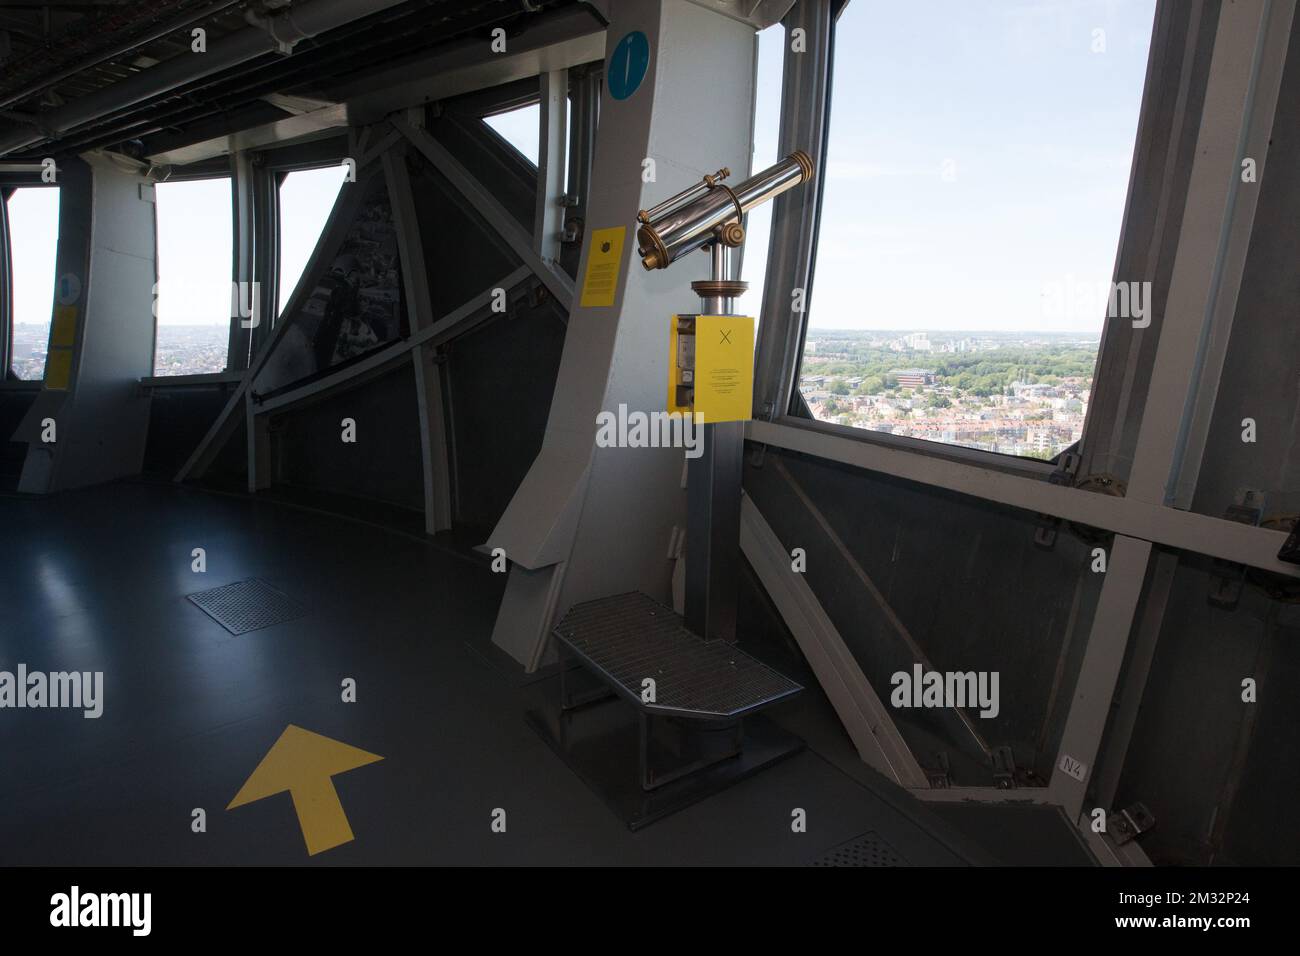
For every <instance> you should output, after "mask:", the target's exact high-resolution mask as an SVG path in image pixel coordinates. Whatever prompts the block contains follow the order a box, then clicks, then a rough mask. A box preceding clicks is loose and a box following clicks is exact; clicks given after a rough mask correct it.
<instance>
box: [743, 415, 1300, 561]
mask: <svg viewBox="0 0 1300 956" xmlns="http://www.w3.org/2000/svg"><path fill="white" fill-rule="evenodd" d="M746 434H747V437H748V438H749V439H750V440H751V441H755V442H761V443H762V444H765V445H772V446H774V447H776V448H785V449H788V450H790V451H797V452H801V453H803V454H807V455H813V456H815V457H818V458H825V459H828V460H829V461H838V462H841V463H842V464H846V465H852V466H854V467H857V468H864V469H866V470H868V471H875V472H879V473H881V474H885V475H891V476H893V477H895V478H902V479H905V480H907V481H912V482H916V483H917V484H921V485H927V486H929V487H932V488H943V489H945V490H948V491H955V492H958V493H960V494H964V495H969V496H971V497H973V498H979V499H981V500H984V501H991V502H995V503H997V504H1002V505H1008V506H1010V507H1013V508H1020V509H1022V510H1025V511H1033V512H1041V513H1043V514H1047V515H1052V516H1053V517H1057V518H1064V519H1065V520H1067V521H1074V522H1077V523H1079V524H1085V525H1089V526H1091V527H1094V528H1101V529H1104V530H1107V531H1114V532H1117V533H1119V534H1123V535H1127V536H1128V537H1132V538H1139V539H1142V540H1144V541H1149V542H1151V543H1152V544H1161V545H1166V546H1168V547H1171V548H1178V549H1179V550H1183V551H1191V552H1195V553H1199V554H1207V555H1210V556H1211V557H1215V558H1223V559H1224V560H1227V561H1235V562H1237V563H1238V564H1245V565H1249V566H1250V567H1254V568H1260V569H1261V570H1264V571H1272V572H1275V573H1277V574H1283V575H1287V576H1289V577H1300V568H1297V567H1296V566H1295V565H1292V564H1287V563H1285V562H1283V561H1279V560H1277V552H1278V549H1279V548H1281V547H1282V543H1283V542H1284V541H1286V534H1285V533H1284V532H1281V531H1270V530H1268V529H1266V528H1254V527H1251V526H1249V525H1244V524H1239V523H1237V522H1235V521H1225V520H1223V519H1222V518H1214V517H1211V516H1209V515H1200V514H1195V513H1193V512H1189V511H1178V510H1176V509H1174V508H1167V507H1164V506H1162V505H1157V504H1151V503H1149V502H1144V501H1138V500H1136V499H1134V498H1132V497H1128V498H1116V497H1111V496H1108V495H1100V494H1096V493H1094V492H1090V491H1084V490H1082V489H1079V488H1070V487H1066V486H1064V485H1054V484H1051V483H1050V482H1046V481H1040V480H1038V479H1036V478H1025V477H1022V476H1020V475H1011V474H1006V473H1004V472H999V471H994V470H993V469H991V468H984V467H980V466H977V465H967V464H964V463H962V462H956V461H950V460H948V459H946V458H942V457H938V456H929V455H920V454H917V453H916V452H913V451H904V450H902V449H897V448H888V447H885V446H884V445H881V444H878V443H875V442H872V441H871V440H870V439H869V438H866V437H864V438H849V437H845V436H843V435H838V434H835V433H834V432H832V431H831V430H830V429H828V428H826V427H824V426H822V425H820V424H819V423H816V422H806V421H804V420H802V419H793V418H783V419H781V420H780V421H779V422H765V421H761V420H758V419H755V420H754V421H752V422H750V423H749V427H748V431H747V433H746Z"/></svg>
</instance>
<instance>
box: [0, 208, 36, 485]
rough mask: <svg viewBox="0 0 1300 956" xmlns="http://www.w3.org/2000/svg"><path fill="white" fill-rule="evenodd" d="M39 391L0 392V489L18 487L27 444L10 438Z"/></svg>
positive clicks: (8, 390)
mask: <svg viewBox="0 0 1300 956" xmlns="http://www.w3.org/2000/svg"><path fill="white" fill-rule="evenodd" d="M0 201H2V200H0ZM39 391H40V389H39V388H21V389H19V388H15V389H2V390H0V488H6V487H8V488H15V487H17V485H18V477H19V476H20V475H21V474H22V470H23V459H25V458H26V457H27V443H26V442H16V441H10V436H12V435H13V433H14V429H16V428H17V427H18V426H19V424H21V423H22V420H23V416H25V415H26V414H27V410H28V409H29V408H31V407H32V404H33V403H34V402H35V401H36V395H37V393H38V392H39Z"/></svg>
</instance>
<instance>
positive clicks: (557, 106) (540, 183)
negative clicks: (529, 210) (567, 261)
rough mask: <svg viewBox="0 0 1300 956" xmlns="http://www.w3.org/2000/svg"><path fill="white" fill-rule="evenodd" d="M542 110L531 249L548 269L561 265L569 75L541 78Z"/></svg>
mask: <svg viewBox="0 0 1300 956" xmlns="http://www.w3.org/2000/svg"><path fill="white" fill-rule="evenodd" d="M540 79H541V110H540V114H541V115H540V116H539V117H538V136H537V213H536V215H535V216H534V217H533V248H534V249H535V250H536V252H537V255H538V256H540V257H541V260H542V261H543V262H545V263H546V264H547V265H549V266H552V267H554V266H555V265H556V264H558V263H559V261H560V250H561V248H562V245H561V243H560V232H561V230H562V229H563V228H564V207H563V206H561V205H560V201H561V199H562V198H563V197H564V192H565V189H566V187H567V183H566V182H565V175H564V172H565V168H564V151H565V149H566V147H567V146H568V142H569V137H568V123H567V117H566V110H565V107H566V106H567V105H568V102H569V71H568V70H552V71H550V72H547V73H543V74H542V75H541V78H540Z"/></svg>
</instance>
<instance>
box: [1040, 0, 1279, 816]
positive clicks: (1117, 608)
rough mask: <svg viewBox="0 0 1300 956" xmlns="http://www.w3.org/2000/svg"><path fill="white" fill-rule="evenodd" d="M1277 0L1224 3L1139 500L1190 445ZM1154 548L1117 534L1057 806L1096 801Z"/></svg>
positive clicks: (1155, 499) (1170, 479)
mask: <svg viewBox="0 0 1300 956" xmlns="http://www.w3.org/2000/svg"><path fill="white" fill-rule="evenodd" d="M1272 6H1273V4H1272V3H1271V2H1270V0H1239V2H1236V3H1230V4H1224V6H1223V8H1222V12H1221V13H1220V15H1219V23H1218V29H1217V31H1216V34H1215V40H1214V53H1213V56H1212V58H1211V62H1210V75H1209V79H1208V82H1207V85H1206V91H1205V104H1204V107H1203V110H1202V114H1201V123H1200V129H1199V131H1198V134H1197V142H1196V159H1195V161H1194V163H1193V165H1192V172H1191V177H1190V180H1189V182H1188V186H1187V202H1186V206H1185V208H1184V211H1183V220H1182V224H1181V227H1180V231H1179V237H1178V251H1177V253H1176V255H1175V258H1174V270H1173V276H1172V278H1171V280H1170V286H1169V301H1168V303H1166V306H1165V309H1164V313H1165V315H1164V324H1163V326H1162V328H1161V332H1160V343H1159V346H1158V348H1157V352H1156V360H1155V367H1154V369H1153V370H1152V375H1151V386H1150V390H1149V392H1148V398H1147V402H1146V407H1145V409H1144V410H1143V415H1142V425H1141V430H1140V432H1139V439H1138V445H1137V450H1136V453H1135V456H1134V462H1133V470H1132V473H1131V477H1130V480H1129V485H1128V497H1129V498H1130V499H1133V500H1135V501H1138V502H1143V503H1146V504H1152V505H1157V506H1159V505H1163V504H1164V503H1165V502H1166V501H1167V500H1168V499H1169V498H1170V497H1171V494H1172V488H1173V485H1174V483H1175V481H1176V478H1177V468H1178V465H1179V462H1180V460H1181V451H1180V447H1181V444H1180V443H1181V442H1182V441H1183V440H1184V439H1185V436H1186V431H1185V429H1184V427H1183V426H1184V422H1185V419H1186V416H1187V415H1188V414H1189V412H1190V409H1191V406H1192V401H1193V394H1192V393H1193V389H1194V387H1195V381H1196V377H1197V374H1196V373H1197V370H1198V367H1199V364H1200V356H1201V354H1202V350H1203V348H1204V341H1205V335H1206V334H1207V333H1206V330H1207V325H1208V323H1209V322H1210V321H1211V318H1212V314H1213V307H1214V304H1215V301H1216V297H1217V296H1218V294H1219V289H1220V285H1221V283H1222V281H1223V279H1224V268H1225V261H1226V257H1227V250H1228V242H1227V237H1228V236H1229V235H1230V234H1231V232H1232V224H1233V215H1234V198H1235V196H1236V193H1237V188H1238V186H1239V184H1240V160H1241V157H1240V155H1239V153H1240V151H1241V148H1242V144H1244V143H1245V142H1246V141H1247V137H1248V133H1249V124H1250V114H1251V106H1252V103H1253V102H1254V101H1255V88H1256V84H1257V81H1258V78H1259V76H1260V71H1261V65H1262V53H1263V51H1264V50H1265V49H1267V47H1268V45H1267V43H1266V42H1265V41H1266V31H1267V28H1268V23H1269V15H1270V11H1271V9H1272ZM1150 553H1151V544H1150V542H1147V541H1142V540H1138V539H1135V538H1130V537H1126V536H1123V535H1116V537H1115V542H1114V545H1113V547H1112V550H1111V554H1110V557H1109V561H1108V564H1107V570H1106V581H1105V584H1104V585H1103V586H1102V591H1101V596H1100V598H1099V599H1098V603H1097V610H1096V613H1095V616H1094V618H1093V623H1092V629H1091V632H1090V634H1089V637H1088V646H1087V650H1086V651H1085V652H1084V657H1083V662H1082V664H1081V665H1080V670H1079V677H1078V681H1077V683H1076V685H1075V689H1074V697H1073V702H1072V704H1071V707H1070V713H1069V716H1068V717H1067V719H1066V724H1065V729H1064V731H1063V732H1062V735H1061V744H1060V748H1059V750H1058V753H1057V760H1056V765H1055V767H1054V769H1053V771H1052V778H1051V782H1050V784H1049V788H1050V794H1051V796H1052V799H1053V802H1055V803H1060V804H1062V805H1063V806H1064V807H1065V809H1066V812H1067V813H1068V814H1070V815H1071V817H1077V816H1078V815H1079V814H1080V812H1082V811H1084V810H1085V809H1087V808H1085V806H1084V800H1085V795H1086V793H1087V789H1088V781H1089V779H1090V777H1091V773H1092V770H1093V764H1094V762H1095V760H1096V757H1097V753H1098V750H1099V748H1100V744H1101V737H1102V733H1103V731H1104V730H1105V727H1106V721H1107V718H1108V716H1109V714H1110V708H1111V701H1112V698H1113V695H1114V692H1115V683H1116V680H1117V679H1118V676H1119V672H1120V668H1121V666H1122V664H1123V661H1124V654H1125V649H1126V648H1127V646H1128V640H1129V633H1130V631H1131V630H1132V627H1133V620H1134V616H1135V614H1136V612H1137V607H1138V601H1139V599H1140V598H1141V595H1142V585H1143V582H1144V579H1145V577H1146V572H1147V562H1148V559H1149V557H1150Z"/></svg>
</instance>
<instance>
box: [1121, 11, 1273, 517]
mask: <svg viewBox="0 0 1300 956" xmlns="http://www.w3.org/2000/svg"><path fill="white" fill-rule="evenodd" d="M1271 5H1272V4H1271V2H1270V0H1239V2H1237V3H1231V4H1227V5H1225V6H1224V7H1223V10H1222V12H1221V13H1220V15H1219V23H1218V30H1217V32H1216V33H1215V39H1214V54H1213V56H1212V58H1211V61H1210V75H1209V80H1208V82H1207V84H1206V89H1205V105H1204V107H1203V108H1202V111H1201V124H1200V129H1199V130H1198V133H1197V137H1196V158H1195V160H1194V161H1193V163H1192V172H1191V177H1190V179H1189V180H1188V183H1187V201H1186V204H1185V205H1184V207H1183V220H1182V224H1181V227H1180V230H1179V235H1178V251H1177V254H1176V255H1175V257H1174V270H1173V275H1172V276H1171V278H1170V281H1169V299H1168V301H1167V302H1166V304H1165V309H1164V314H1165V319H1164V324H1163V327H1162V328H1161V331H1160V342H1159V345H1158V347H1157V349H1156V359H1155V364H1154V366H1153V368H1152V369H1151V376H1150V386H1149V389H1148V392H1147V402H1146V407H1145V409H1144V411H1143V414H1142V426H1141V430H1140V431H1139V433H1138V442H1137V450H1136V452H1135V454H1134V461H1133V470H1132V472H1131V473H1130V475H1129V481H1128V494H1129V497H1133V498H1138V499H1140V500H1142V501H1151V502H1157V503H1163V502H1165V501H1168V500H1171V499H1172V497H1173V485H1174V482H1175V481H1176V480H1177V468H1178V466H1179V464H1180V462H1181V460H1182V453H1183V446H1184V444H1185V442H1186V439H1187V429H1188V428H1189V427H1190V424H1191V422H1190V415H1189V414H1188V413H1190V411H1191V407H1192V403H1193V402H1194V400H1195V388H1196V382H1197V377H1198V375H1197V373H1198V371H1199V369H1200V365H1201V357H1202V353H1203V350H1204V348H1205V340H1206V337H1207V336H1208V334H1209V330H1210V328H1211V323H1212V319H1213V315H1214V306H1215V303H1216V300H1217V299H1218V297H1219V293H1220V292H1221V291H1222V290H1221V285H1222V283H1223V282H1224V280H1225V270H1226V269H1227V267H1228V265H1229V262H1228V252H1229V239H1230V238H1231V236H1232V233H1233V220H1234V213H1235V212H1238V210H1237V209H1236V206H1235V203H1236V198H1237V195H1238V192H1239V190H1240V189H1241V188H1242V183H1241V156H1240V152H1241V149H1242V147H1243V145H1244V144H1245V143H1246V142H1247V141H1248V139H1249V135H1250V113H1251V105H1252V102H1253V100H1254V91H1255V89H1256V85H1257V81H1258V78H1259V75H1260V70H1261V68H1262V66H1263V59H1262V56H1263V51H1264V50H1265V49H1266V48H1267V44H1266V32H1267V27H1268V13H1269V9H1270V7H1271ZM1281 49H1282V51H1283V52H1284V51H1285V43H1283V44H1281ZM1280 79H1281V69H1280V67H1278V69H1277V70H1276V76H1275V77H1274V82H1280ZM1273 100H1274V102H1276V93H1274V96H1273ZM1256 188H1258V187H1256ZM1253 209H1254V206H1253V204H1250V208H1249V210H1246V209H1245V208H1243V209H1242V210H1240V211H1241V212H1242V213H1245V212H1247V211H1249V213H1250V214H1251V215H1252V216H1253ZM1243 258H1244V253H1243ZM1235 282H1238V283H1239V282H1240V274H1239V272H1238V274H1237V275H1236V277H1235ZM1231 298H1232V299H1233V301H1234V302H1235V299H1236V296H1235V294H1233V295H1232V296H1231ZM1207 386H1208V387H1210V388H1211V389H1217V386H1218V382H1217V381H1214V382H1209V383H1207Z"/></svg>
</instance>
